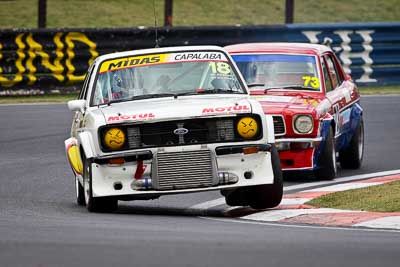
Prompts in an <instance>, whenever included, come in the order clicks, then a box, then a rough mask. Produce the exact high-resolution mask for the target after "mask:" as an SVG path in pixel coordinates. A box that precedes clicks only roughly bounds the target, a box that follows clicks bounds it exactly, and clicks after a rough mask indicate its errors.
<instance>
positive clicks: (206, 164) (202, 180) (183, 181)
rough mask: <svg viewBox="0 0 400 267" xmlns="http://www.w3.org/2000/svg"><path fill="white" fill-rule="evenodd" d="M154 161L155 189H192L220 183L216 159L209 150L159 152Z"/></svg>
mask: <svg viewBox="0 0 400 267" xmlns="http://www.w3.org/2000/svg"><path fill="white" fill-rule="evenodd" d="M153 161H154V162H153V163H154V164H153V170H152V172H153V175H152V176H153V188H154V189H155V190H179V189H190V188H200V187H210V186H213V185H217V184H218V178H217V175H216V166H215V160H214V158H213V156H212V154H211V152H210V151H209V150H198V151H183V152H159V153H156V155H155V157H154V159H153Z"/></svg>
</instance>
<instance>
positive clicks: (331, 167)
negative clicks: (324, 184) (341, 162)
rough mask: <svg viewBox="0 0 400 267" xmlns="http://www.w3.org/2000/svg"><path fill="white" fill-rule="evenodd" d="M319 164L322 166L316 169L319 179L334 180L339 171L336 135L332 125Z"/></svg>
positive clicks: (315, 172)
mask: <svg viewBox="0 0 400 267" xmlns="http://www.w3.org/2000/svg"><path fill="white" fill-rule="evenodd" d="M318 165H319V167H320V168H319V169H317V170H315V171H314V175H315V176H316V178H317V179H320V180H332V179H334V178H335V176H336V173H337V166H336V150H335V137H334V134H333V129H332V128H331V127H330V128H329V132H328V136H327V137H326V140H325V146H324V147H323V148H322V152H321V155H320V156H319V159H318Z"/></svg>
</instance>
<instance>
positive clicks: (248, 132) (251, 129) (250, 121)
mask: <svg viewBox="0 0 400 267" xmlns="http://www.w3.org/2000/svg"><path fill="white" fill-rule="evenodd" d="M236 130H237V132H238V134H239V135H240V136H241V137H243V138H246V139H248V138H252V137H254V136H255V135H256V134H257V133H258V123H257V121H256V120H255V119H254V118H252V117H243V118H241V119H240V120H239V121H238V123H237V125H236Z"/></svg>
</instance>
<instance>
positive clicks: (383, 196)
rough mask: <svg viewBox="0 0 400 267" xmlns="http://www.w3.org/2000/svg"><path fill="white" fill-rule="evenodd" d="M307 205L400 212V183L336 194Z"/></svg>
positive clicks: (314, 200) (316, 199)
mask: <svg viewBox="0 0 400 267" xmlns="http://www.w3.org/2000/svg"><path fill="white" fill-rule="evenodd" d="M306 204H307V205H311V206H314V207H321V208H334V209H345V210H364V211H379V212H400V181H395V182H390V183H387V184H383V185H378V186H371V187H367V188H361V189H352V190H346V191H341V192H336V193H332V194H329V195H325V196H322V197H319V198H315V199H313V200H311V201H309V202H307V203H306Z"/></svg>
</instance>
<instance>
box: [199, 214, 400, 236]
mask: <svg viewBox="0 0 400 267" xmlns="http://www.w3.org/2000/svg"><path fill="white" fill-rule="evenodd" d="M200 218H202V219H206V220H212V221H219V222H227V223H228V222H229V223H241V224H255V225H266V226H274V227H285V228H301V229H323V230H334V231H337V230H340V231H362V232H386V233H400V231H399V230H393V229H369V228H360V227H351V228H350V227H335V226H318V225H298V224H283V223H268V222H258V221H248V220H238V219H229V218H215V217H203V216H202V217H200Z"/></svg>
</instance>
